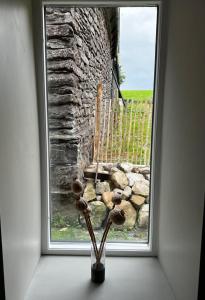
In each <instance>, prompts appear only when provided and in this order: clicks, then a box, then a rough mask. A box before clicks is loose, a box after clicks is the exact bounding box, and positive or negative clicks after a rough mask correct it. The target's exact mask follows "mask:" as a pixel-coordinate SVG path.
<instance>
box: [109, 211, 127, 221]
mask: <svg viewBox="0 0 205 300" xmlns="http://www.w3.org/2000/svg"><path fill="white" fill-rule="evenodd" d="M109 217H110V220H111V221H112V222H113V223H114V224H116V225H122V224H123V223H124V222H125V213H124V210H123V209H120V208H114V209H112V210H111V212H110V214H109Z"/></svg>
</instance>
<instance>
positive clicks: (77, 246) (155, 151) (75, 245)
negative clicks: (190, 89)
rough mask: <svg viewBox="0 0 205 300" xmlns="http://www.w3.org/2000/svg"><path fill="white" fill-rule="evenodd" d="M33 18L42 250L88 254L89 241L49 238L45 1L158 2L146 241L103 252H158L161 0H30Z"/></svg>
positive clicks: (119, 4)
mask: <svg viewBox="0 0 205 300" xmlns="http://www.w3.org/2000/svg"><path fill="white" fill-rule="evenodd" d="M33 2H35V3H33V16H34V18H33V21H34V44H35V57H36V75H37V85H38V103H39V134H40V145H41V148H40V152H41V187H42V188H41V197H42V206H41V208H42V213H41V215H42V222H41V227H42V233H41V236H42V238H41V252H42V254H58V255H59V254H61V255H63V254H70V255H89V254H90V242H88V243H86V242H67V243H65V242H52V243H51V242H50V213H49V155H48V141H49V140H48V122H47V87H46V65H45V63H46V61H45V29H44V28H45V27H44V25H45V24H44V6H46V5H49V4H51V5H54V4H56V5H69V6H71V7H72V6H79V7H91V6H95V7H103V6H104V7H138V6H140V7H142V6H146V7H147V6H157V7H158V20H157V34H156V49H155V50H156V54H155V80H154V97H153V98H154V101H153V103H154V105H153V121H152V122H153V127H152V152H151V188H150V222H149V223H150V224H149V243H147V244H144V243H143V244H141V243H137V242H136V243H126V242H124V243H107V246H106V254H107V255H111V256H112V255H113V256H157V252H158V249H157V248H158V247H157V244H158V217H159V214H158V207H159V205H158V199H159V192H158V191H159V184H160V182H159V178H160V176H159V174H160V140H161V122H162V104H163V101H162V99H163V97H162V96H163V74H164V70H162V67H161V61H162V57H164V53H165V43H164V38H163V51H162V43H161V40H162V23H164V22H165V17H164V16H165V9H164V3H163V19H162V0H159V1H152V0H149V1H146V0H145V1H141V0H136V1H135V0H134V1H119V0H118V1H106V0H105V1H92V0H90V1H82V0H81V1H69V0H68V1H59V0H50V1H43V0H38V1H37V2H36V1H33Z"/></svg>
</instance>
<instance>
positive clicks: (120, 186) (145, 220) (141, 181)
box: [83, 163, 150, 230]
mask: <svg viewBox="0 0 205 300" xmlns="http://www.w3.org/2000/svg"><path fill="white" fill-rule="evenodd" d="M95 169H96V165H91V166H90V167H89V170H90V171H91V172H94V171H95ZM100 171H101V172H104V173H105V172H107V173H108V174H109V176H108V177H109V178H110V179H108V180H104V181H101V180H98V182H97V184H96V186H95V184H94V179H87V180H86V187H85V190H84V195H83V197H84V198H85V199H86V200H87V201H88V202H89V204H90V207H91V209H92V213H91V219H92V223H93V226H94V228H95V229H100V228H101V227H103V225H104V224H105V221H106V218H107V216H108V214H109V211H110V209H111V208H112V206H113V203H112V196H113V193H119V194H120V195H121V197H122V202H121V204H120V205H119V206H120V207H121V208H122V209H123V210H124V212H125V216H126V222H125V224H124V225H123V228H126V229H127V230H132V229H133V228H134V227H136V226H137V227H138V228H144V229H146V228H147V227H148V224H149V189H150V167H149V166H138V165H133V164H131V163H120V164H117V165H112V164H109V165H108V164H101V165H100Z"/></svg>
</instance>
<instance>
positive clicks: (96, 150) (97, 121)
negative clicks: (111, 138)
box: [94, 82, 103, 162]
mask: <svg viewBox="0 0 205 300" xmlns="http://www.w3.org/2000/svg"><path fill="white" fill-rule="evenodd" d="M102 94H103V88H102V83H101V82H100V83H99V84H98V85H97V98H96V111H95V138H94V161H96V162H97V161H98V159H99V150H100V149H99V148H100V123H101V118H100V110H101V102H102Z"/></svg>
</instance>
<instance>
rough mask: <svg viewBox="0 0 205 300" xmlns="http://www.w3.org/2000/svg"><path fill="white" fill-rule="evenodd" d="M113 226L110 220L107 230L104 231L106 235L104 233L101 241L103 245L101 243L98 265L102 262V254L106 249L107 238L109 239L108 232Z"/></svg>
mask: <svg viewBox="0 0 205 300" xmlns="http://www.w3.org/2000/svg"><path fill="white" fill-rule="evenodd" d="M111 224H112V221H110V219H108V222H107V224H106V227H105V230H104V233H103V236H102V240H101V243H100V249H99V256H98V261H97V263H100V260H101V257H102V252H103V248H104V245H105V241H106V238H107V234H108V231H109V229H110V226H111Z"/></svg>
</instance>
